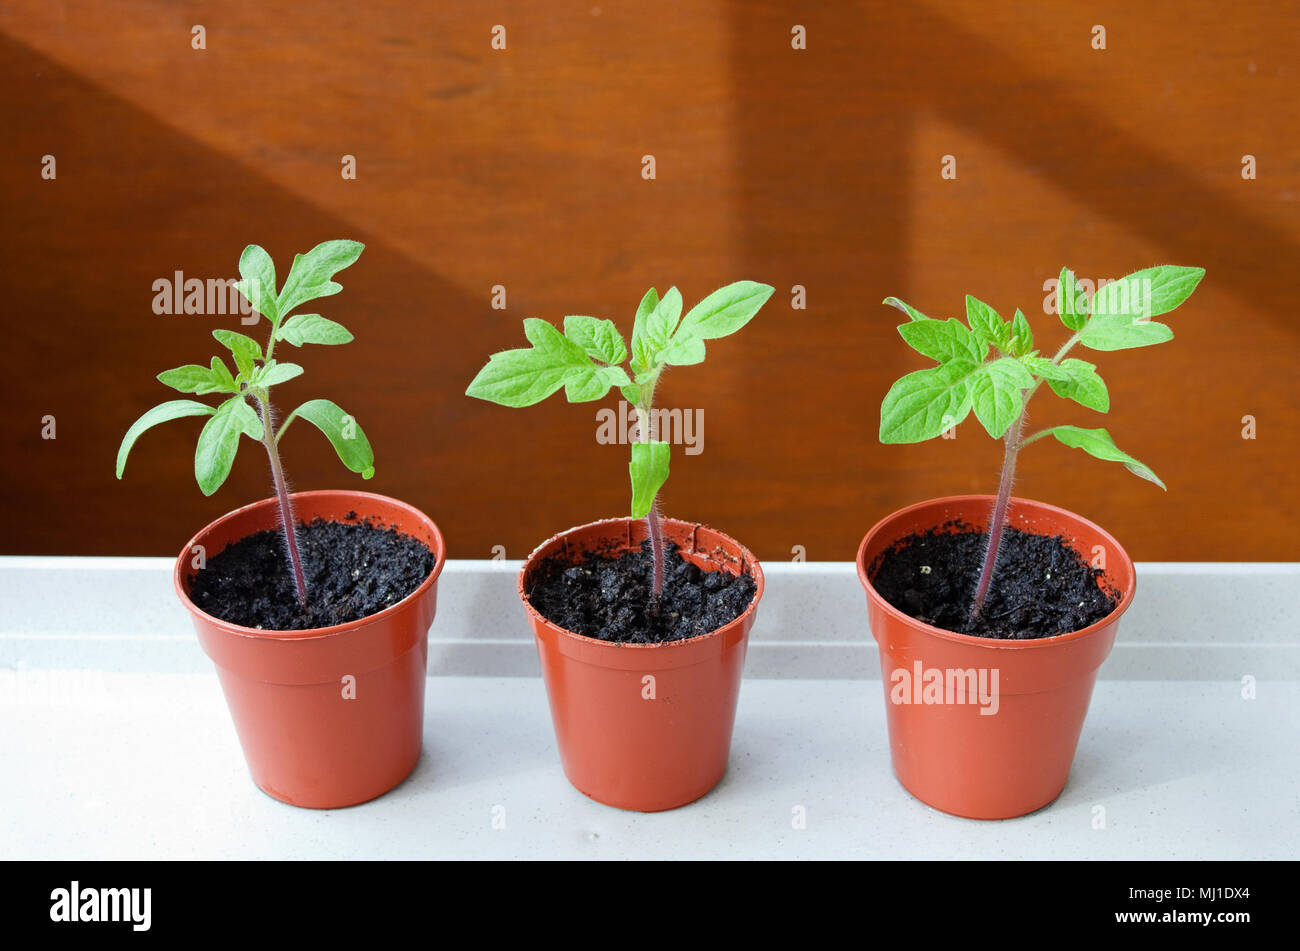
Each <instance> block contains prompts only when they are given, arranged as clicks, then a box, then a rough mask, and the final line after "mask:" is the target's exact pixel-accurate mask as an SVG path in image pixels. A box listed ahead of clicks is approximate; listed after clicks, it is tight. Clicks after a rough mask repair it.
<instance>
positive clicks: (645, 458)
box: [627, 442, 671, 518]
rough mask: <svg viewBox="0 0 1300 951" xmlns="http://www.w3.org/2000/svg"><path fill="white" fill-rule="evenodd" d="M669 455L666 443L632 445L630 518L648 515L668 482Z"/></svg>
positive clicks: (629, 467) (636, 443) (629, 465)
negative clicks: (661, 489) (657, 496)
mask: <svg viewBox="0 0 1300 951" xmlns="http://www.w3.org/2000/svg"><path fill="white" fill-rule="evenodd" d="M670 454H671V450H670V447H669V445H668V443H666V442H634V443H632V461H631V462H629V463H628V466H627V468H628V474H629V475H630V476H631V478H632V517H633V518H645V517H646V515H648V514H649V513H650V506H652V505H653V504H654V500H655V496H656V495H658V494H659V490H660V488H662V487H663V484H664V483H665V482H667V481H668V458H669V455H670Z"/></svg>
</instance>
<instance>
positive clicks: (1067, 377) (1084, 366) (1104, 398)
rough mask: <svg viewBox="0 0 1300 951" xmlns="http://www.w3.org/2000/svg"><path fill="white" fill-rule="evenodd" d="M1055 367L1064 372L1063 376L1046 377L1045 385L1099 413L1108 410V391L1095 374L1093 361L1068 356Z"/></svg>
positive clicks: (1059, 394) (1095, 368)
mask: <svg viewBox="0 0 1300 951" xmlns="http://www.w3.org/2000/svg"><path fill="white" fill-rule="evenodd" d="M1057 369H1058V370H1059V371H1060V372H1061V373H1062V374H1064V378H1063V379H1062V378H1059V377H1057V378H1052V377H1049V378H1048V379H1047V385H1048V386H1050V387H1051V388H1052V392H1054V393H1055V394H1056V395H1057V396H1063V397H1065V398H1066V399H1067V400H1074V401H1075V402H1076V403H1078V404H1079V405H1081V406H1086V407H1088V409H1095V410H1096V411H1097V412H1099V413H1107V412H1109V411H1110V393H1109V392H1107V390H1106V383H1105V381H1104V380H1102V378H1101V377H1099V376H1098V375H1097V365H1096V364H1095V363H1089V362H1088V361H1087V360H1076V359H1075V358H1074V357H1070V358H1069V359H1068V360H1063V361H1062V362H1061V364H1060V366H1059V367H1057Z"/></svg>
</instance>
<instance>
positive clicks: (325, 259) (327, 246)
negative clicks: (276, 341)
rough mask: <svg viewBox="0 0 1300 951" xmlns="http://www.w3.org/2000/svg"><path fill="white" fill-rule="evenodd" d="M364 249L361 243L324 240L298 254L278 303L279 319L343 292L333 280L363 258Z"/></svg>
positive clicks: (339, 285)
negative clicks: (304, 305) (317, 300)
mask: <svg viewBox="0 0 1300 951" xmlns="http://www.w3.org/2000/svg"><path fill="white" fill-rule="evenodd" d="M365 247H366V246H365V245H364V244H362V243H361V242H360V241H322V242H321V243H320V244H318V245H316V247H314V248H312V249H311V250H310V251H308V252H307V253H306V254H298V255H295V256H294V259H293V267H292V268H290V269H289V276H288V277H287V278H285V280H284V288H283V289H282V290H281V291H280V296H279V298H278V300H277V301H276V306H277V308H278V309H279V312H280V316H287V315H288V314H290V313H292V312H293V310H294V308H296V307H297V306H298V305H300V304H303V303H306V302H307V301H309V300H315V299H316V298H318V297H329V296H330V295H331V294H337V293H338V292H339V291H341V290H343V286H342V285H341V284H337V283H335V282H334V281H333V280H331V278H333V277H334V275H335V274H337V273H338V272H339V271H341V270H343V269H344V268H346V267H348V266H350V265H351V264H353V263H354V262H355V261H356V260H357V258H359V257H361V252H362V251H363V250H365Z"/></svg>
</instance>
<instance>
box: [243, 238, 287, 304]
mask: <svg viewBox="0 0 1300 951" xmlns="http://www.w3.org/2000/svg"><path fill="white" fill-rule="evenodd" d="M239 276H240V278H241V280H240V281H239V282H238V283H237V284H236V285H235V287H236V289H237V290H238V291H239V293H241V294H243V295H244V297H245V298H246V299H247V300H248V302H249V303H250V304H252V305H253V309H254V310H255V311H257V312H258V313H259V314H261V315H262V316H263V317H265V318H266V319H267V320H269V321H271V323H275V322H276V321H277V320H279V319H280V311H279V310H278V308H277V307H276V294H275V262H274V261H272V260H271V256H270V255H269V254H267V253H266V251H264V250H263V249H262V248H260V247H258V246H257V245H255V244H250V245H249V246H248V247H246V248H244V252H243V254H241V255H240V256H239Z"/></svg>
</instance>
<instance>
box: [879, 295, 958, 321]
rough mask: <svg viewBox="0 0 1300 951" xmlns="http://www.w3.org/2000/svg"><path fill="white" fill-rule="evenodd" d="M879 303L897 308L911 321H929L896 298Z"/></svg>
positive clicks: (913, 308)
mask: <svg viewBox="0 0 1300 951" xmlns="http://www.w3.org/2000/svg"><path fill="white" fill-rule="evenodd" d="M881 303H882V304H888V305H889V306H890V307H897V308H898V309H899V310H901V311H902V312H903V313H905V314H907V316H908V317H910V318H912V320H929V319H930V318H929V317H927V316H925V314H923V313H921V312H920V311H919V310H917V309H916V308H915V307H913V306H912V305H911V304H907V303H904V302H903V301H901V300H899V299H898V298H897V297H886V298H885V299H884V300H883V301H881ZM950 319H951V318H950Z"/></svg>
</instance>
